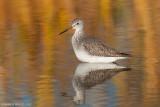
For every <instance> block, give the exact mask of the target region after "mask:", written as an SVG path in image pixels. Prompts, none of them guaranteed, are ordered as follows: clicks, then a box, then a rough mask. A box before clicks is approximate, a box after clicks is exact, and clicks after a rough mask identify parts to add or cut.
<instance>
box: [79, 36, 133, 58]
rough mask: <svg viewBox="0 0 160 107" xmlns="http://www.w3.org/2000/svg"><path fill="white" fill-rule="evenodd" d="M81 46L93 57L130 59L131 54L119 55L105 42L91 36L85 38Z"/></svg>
mask: <svg viewBox="0 0 160 107" xmlns="http://www.w3.org/2000/svg"><path fill="white" fill-rule="evenodd" d="M80 45H83V47H84V49H85V50H86V51H87V52H88V53H89V54H91V55H94V56H104V57H130V55H129V54H125V53H119V52H117V51H116V50H115V49H113V48H112V47H111V46H109V45H108V44H107V43H105V42H104V41H102V40H100V39H97V38H95V37H91V36H85V37H84V38H83V39H82V40H81V41H80Z"/></svg>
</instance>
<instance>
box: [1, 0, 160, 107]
mask: <svg viewBox="0 0 160 107" xmlns="http://www.w3.org/2000/svg"><path fill="white" fill-rule="evenodd" d="M159 2H160V1H159V0H156V1H147V0H131V1H125V0H116V1H112V0H92V1H85V0H77V1H75V0H63V1H62V0H60V1H57V0H21V1H18V0H2V1H1V2H0V13H1V15H0V20H1V21H0V38H1V39H0V80H1V82H0V85H1V86H0V90H2V91H1V94H2V96H1V97H0V102H4V101H6V102H14V101H17V102H19V100H18V98H21V99H23V100H21V102H25V101H26V102H27V101H28V102H31V103H32V104H33V105H34V106H40V107H44V106H47V107H50V106H53V105H57V104H59V101H57V100H55V97H58V98H59V100H60V101H61V100H62V101H66V102H67V104H72V103H71V102H70V100H71V99H65V98H63V97H61V96H60V95H59V93H60V92H57V91H55V89H57V87H55V85H54V84H59V86H58V88H59V90H61V91H68V87H70V83H71V78H72V77H73V74H74V70H75V68H76V66H75V63H76V64H77V63H79V62H78V60H77V59H76V57H75V55H74V52H73V50H72V47H71V44H70V39H71V37H70V36H68V35H70V34H72V33H73V30H72V31H70V32H68V33H66V34H64V35H62V36H58V33H59V32H60V31H62V30H64V29H65V28H67V27H68V26H70V25H71V21H72V20H73V19H74V18H75V17H81V18H82V19H84V21H85V28H86V30H85V31H86V33H87V34H93V35H96V36H97V37H98V38H101V39H103V40H105V41H107V42H108V43H109V44H111V46H113V47H114V48H116V49H118V50H120V51H124V52H129V53H130V54H132V55H133V56H134V59H133V60H132V61H131V62H128V63H129V64H131V65H132V66H133V67H134V68H133V70H132V72H130V73H121V74H120V75H119V76H117V77H115V78H113V79H112V81H113V84H114V85H115V86H117V87H118V91H117V94H116V95H117V96H119V99H120V101H119V102H116V103H118V105H120V106H122V107H123V106H126V105H127V106H128V107H131V106H133V105H139V106H144V107H152V105H155V107H158V106H157V105H158V104H159V101H158V99H159V98H160V79H159V66H158V65H159V60H160V58H159V57H160V54H159V52H160V48H159V45H160V42H159V40H160V30H159V26H160V15H159V8H160V5H159ZM120 80H123V81H120ZM53 81H60V83H54V82H53ZM124 81H125V82H124ZM23 84H24V86H23ZM22 87H25V88H24V89H23V88H22ZM21 89H23V90H21ZM24 93H25V94H24ZM26 93H27V94H26ZM101 94H102V95H103V93H101ZM29 96H32V97H33V98H30V97H29ZM26 97H27V98H28V99H27V100H26V99H25V98H26ZM10 99H14V100H10ZM46 101H47V105H45V103H43V102H46ZM56 101H57V102H56ZM126 103H127V104H126Z"/></svg>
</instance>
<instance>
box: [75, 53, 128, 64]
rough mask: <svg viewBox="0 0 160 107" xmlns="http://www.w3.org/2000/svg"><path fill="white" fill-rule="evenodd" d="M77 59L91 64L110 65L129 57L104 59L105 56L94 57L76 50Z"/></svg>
mask: <svg viewBox="0 0 160 107" xmlns="http://www.w3.org/2000/svg"><path fill="white" fill-rule="evenodd" d="M75 53H76V56H77V58H78V59H79V60H80V61H82V62H89V63H110V62H115V61H116V60H119V59H126V58H127V57H103V56H93V55H90V54H89V53H87V52H86V51H79V50H75Z"/></svg>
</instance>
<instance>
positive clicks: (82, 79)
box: [72, 63, 131, 104]
mask: <svg viewBox="0 0 160 107" xmlns="http://www.w3.org/2000/svg"><path fill="white" fill-rule="evenodd" d="M130 69H131V68H128V67H123V66H119V65H117V64H113V63H80V64H79V65H78V66H77V69H76V71H75V74H74V77H73V80H72V85H73V87H74V90H75V92H76V95H75V96H73V101H74V102H75V103H76V104H84V101H85V89H89V88H91V87H93V86H95V85H97V84H101V83H103V82H104V81H105V80H109V79H110V78H112V77H113V76H114V75H116V74H117V73H119V72H121V71H127V70H130Z"/></svg>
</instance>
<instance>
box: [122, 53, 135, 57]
mask: <svg viewBox="0 0 160 107" xmlns="http://www.w3.org/2000/svg"><path fill="white" fill-rule="evenodd" d="M119 55H120V56H121V57H132V56H131V55H130V54H126V53H119Z"/></svg>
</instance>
